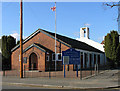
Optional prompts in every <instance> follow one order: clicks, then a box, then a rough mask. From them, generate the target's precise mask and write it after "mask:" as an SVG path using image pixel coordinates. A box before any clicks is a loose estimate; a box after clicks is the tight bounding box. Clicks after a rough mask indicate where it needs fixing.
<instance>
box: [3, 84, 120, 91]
mask: <svg viewBox="0 0 120 91" xmlns="http://www.w3.org/2000/svg"><path fill="white" fill-rule="evenodd" d="M2 89H3V90H2V91H50V90H51V91H54V90H55V91H61V90H62V91H120V88H114V89H113V88H112V89H87V90H83V89H82V90H80V89H59V88H45V87H30V86H21V85H10V84H2Z"/></svg>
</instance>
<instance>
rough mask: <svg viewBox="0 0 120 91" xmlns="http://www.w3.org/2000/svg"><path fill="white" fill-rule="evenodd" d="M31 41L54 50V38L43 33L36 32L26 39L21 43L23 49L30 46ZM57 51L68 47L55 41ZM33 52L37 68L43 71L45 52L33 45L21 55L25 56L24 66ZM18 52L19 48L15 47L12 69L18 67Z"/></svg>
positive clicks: (27, 65)
mask: <svg viewBox="0 0 120 91" xmlns="http://www.w3.org/2000/svg"><path fill="white" fill-rule="evenodd" d="M33 43H39V44H41V45H43V46H45V47H46V48H48V49H50V50H52V51H53V52H54V51H55V40H54V39H53V38H51V37H49V36H47V35H45V34H43V33H41V32H40V33H38V34H36V35H35V36H34V37H33V38H31V39H30V40H28V41H27V42H26V43H25V44H23V50H24V49H26V48H27V47H28V46H30V45H31V44H33ZM56 44H57V53H60V52H62V51H65V50H67V49H69V47H67V46H66V45H64V44H62V43H60V42H58V41H57V43H56ZM32 52H34V53H35V54H36V55H37V56H38V69H39V70H42V71H45V53H44V52H42V51H40V50H39V49H37V48H35V47H33V48H30V49H29V50H27V51H26V52H25V53H24V54H23V57H27V64H25V65H26V68H27V69H28V68H29V56H30V54H31V53H32ZM19 54H20V48H17V49H16V50H15V51H13V52H12V55H11V56H12V57H11V59H12V69H19V68H20V64H19Z"/></svg>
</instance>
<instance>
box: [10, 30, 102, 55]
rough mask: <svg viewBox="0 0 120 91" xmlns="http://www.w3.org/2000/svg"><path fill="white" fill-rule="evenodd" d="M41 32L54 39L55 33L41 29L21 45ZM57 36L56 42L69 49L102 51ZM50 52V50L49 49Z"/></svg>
mask: <svg viewBox="0 0 120 91" xmlns="http://www.w3.org/2000/svg"><path fill="white" fill-rule="evenodd" d="M39 32H42V33H44V34H46V35H48V36H50V37H52V38H55V33H52V32H48V31H46V30H43V29H38V30H37V31H35V32H34V33H33V34H31V35H30V36H29V37H27V38H26V39H25V40H24V41H23V44H24V43H26V42H27V41H28V40H30V39H31V38H32V37H34V36H35V35H36V34H37V33H39ZM56 35H57V40H58V41H60V42H62V43H63V44H65V45H67V46H69V47H71V48H76V49H82V50H86V51H93V52H99V53H103V52H102V51H100V50H98V49H96V48H94V47H92V46H90V45H88V44H86V43H84V42H80V41H78V40H75V39H72V38H69V37H66V36H62V35H59V34H56ZM37 45H38V46H41V45H40V44H37ZM19 46H20V45H17V46H16V47H14V48H13V49H12V50H11V51H14V50H16V49H17V48H19ZM49 50H50V49H49Z"/></svg>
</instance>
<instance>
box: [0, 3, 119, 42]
mask: <svg viewBox="0 0 120 91" xmlns="http://www.w3.org/2000/svg"><path fill="white" fill-rule="evenodd" d="M54 5H55V4H54V2H34V3H33V2H24V3H23V27H24V28H23V31H24V38H26V37H27V36H29V35H30V34H31V33H33V32H34V31H36V30H37V29H38V28H41V29H45V30H47V31H51V32H54V31H55V12H53V11H52V10H51V9H50V8H51V7H53V6H54ZM56 11H57V33H58V34H61V35H65V36H68V37H71V38H74V39H76V38H78V37H79V36H80V35H79V32H80V28H81V27H85V26H88V27H89V28H90V39H92V40H94V41H97V42H99V43H100V42H101V41H102V40H103V36H105V35H106V34H107V33H109V32H110V31H111V30H118V23H117V17H118V7H113V8H110V7H107V6H103V2H76V3H75V2H57V10H56ZM19 31H20V3H19V2H16V3H15V2H4V3H2V35H12V36H14V37H16V38H17V39H18V40H19Z"/></svg>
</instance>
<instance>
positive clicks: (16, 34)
mask: <svg viewBox="0 0 120 91" xmlns="http://www.w3.org/2000/svg"><path fill="white" fill-rule="evenodd" d="M10 35H11V36H13V37H14V38H16V40H19V39H20V35H19V34H18V33H13V34H10Z"/></svg>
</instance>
